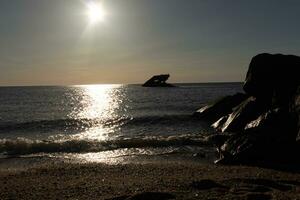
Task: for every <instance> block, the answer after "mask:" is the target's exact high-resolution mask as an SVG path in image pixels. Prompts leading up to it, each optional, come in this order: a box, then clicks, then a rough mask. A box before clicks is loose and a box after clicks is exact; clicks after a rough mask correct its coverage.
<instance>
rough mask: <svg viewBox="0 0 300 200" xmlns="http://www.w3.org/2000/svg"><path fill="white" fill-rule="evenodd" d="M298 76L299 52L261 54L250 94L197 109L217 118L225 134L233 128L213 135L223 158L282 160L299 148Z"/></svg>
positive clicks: (247, 86) (248, 83)
mask: <svg viewBox="0 0 300 200" xmlns="http://www.w3.org/2000/svg"><path fill="white" fill-rule="evenodd" d="M299 75H300V57H298V56H293V55H282V54H267V53H264V54H259V55H257V56H255V57H253V59H252V60H251V63H250V65H249V69H248V72H247V76H246V80H245V83H244V86H243V89H244V91H245V92H246V95H245V94H243V95H242V96H239V95H240V94H239V95H236V96H235V95H233V96H232V97H227V98H224V99H222V100H220V101H218V102H216V103H215V104H211V105H208V106H206V107H203V108H201V109H200V110H198V111H197V115H198V116H201V117H202V118H207V119H212V120H213V121H215V122H214V123H213V124H212V126H213V127H214V128H215V129H216V130H217V131H220V132H222V133H221V134H226V133H230V134H229V135H228V134H226V135H224V136H223V135H220V134H219V135H216V136H215V137H211V141H213V142H214V143H215V144H216V146H217V147H218V150H219V152H220V154H221V155H222V156H221V158H220V159H219V160H218V163H242V162H250V163H251V162H253V161H255V160H279V161H280V160H283V159H290V158H291V156H290V155H294V154H298V153H300V78H299V77H300V76H299ZM233 97H234V98H233ZM237 97H238V98H237ZM292 157H293V156H292ZM297 159H298V161H300V160H299V158H297Z"/></svg>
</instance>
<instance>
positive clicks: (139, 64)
mask: <svg viewBox="0 0 300 200" xmlns="http://www.w3.org/2000/svg"><path fill="white" fill-rule="evenodd" d="M90 1H91V0H89V1H88V0H1V1H0V85H1V86H7V85H78V84H102V83H124V84H127V83H143V82H144V81H145V80H146V79H148V78H150V77H151V76H152V75H154V74H162V73H169V74H170V75H171V78H170V80H169V81H170V82H173V83H176V82H177V83H179V82H235V81H243V80H244V78H245V74H246V72H247V68H248V65H249V62H250V60H251V58H252V57H253V56H254V55H256V54H258V53H263V52H269V53H284V54H295V55H300V38H299V36H300V26H299V19H300V1H299V0H281V1H279V0H272V1H270V0H251V1H249V0H102V1H101V2H100V3H101V5H102V6H103V10H105V17H104V18H103V20H102V21H101V22H98V23H97V24H91V23H90V22H89V19H88V17H87V14H86V12H87V6H86V5H87V4H88V3H89V2H90Z"/></svg>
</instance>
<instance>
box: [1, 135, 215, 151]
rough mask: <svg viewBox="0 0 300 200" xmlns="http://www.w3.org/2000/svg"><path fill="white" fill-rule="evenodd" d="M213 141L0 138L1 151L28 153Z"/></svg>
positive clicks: (182, 138) (184, 137)
mask: <svg viewBox="0 0 300 200" xmlns="http://www.w3.org/2000/svg"><path fill="white" fill-rule="evenodd" d="M209 145H211V143H210V142H209V141H208V140H206V139H205V138H202V137H199V136H197V135H181V136H169V137H140V138H131V139H116V140H105V141H95V140H94V141H91V140H66V141H46V140H29V139H23V138H18V139H16V140H11V139H2V140H0V153H2V154H5V155H26V154H36V153H88V152H101V151H108V150H116V149H124V148H163V147H171V146H174V147H180V146H209Z"/></svg>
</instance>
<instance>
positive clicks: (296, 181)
mask: <svg viewBox="0 0 300 200" xmlns="http://www.w3.org/2000/svg"><path fill="white" fill-rule="evenodd" d="M0 199H3V200H4V199H115V200H117V199H118V200H121V199H293V200H296V199H300V173H299V171H298V172H297V171H294V170H288V171H286V170H284V169H280V170H278V169H268V168H261V167H249V166H217V165H212V164H200V163H199V164H197V163H168V162H164V163H147V164H125V165H106V164H66V163H65V164H63V163H61V164H59V165H57V164H55V165H54V164H53V165H51V164H49V165H48V166H42V167H36V168H31V169H28V170H22V171H19V170H18V171H8V170H4V169H1V170H0Z"/></svg>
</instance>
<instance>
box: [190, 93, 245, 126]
mask: <svg viewBox="0 0 300 200" xmlns="http://www.w3.org/2000/svg"><path fill="white" fill-rule="evenodd" d="M247 97H248V96H247V95H246V94H242V93H237V94H235V95H232V96H226V97H223V98H221V99H219V100H217V101H216V102H214V103H212V104H210V105H207V106H204V107H203V108H200V109H199V110H197V111H196V112H195V113H194V116H195V117H198V118H201V119H206V120H211V121H215V120H218V119H220V118H221V117H222V116H224V115H227V114H229V113H231V112H232V109H233V108H234V107H235V106H237V105H239V104H240V103H241V102H243V101H244V100H245V99H247Z"/></svg>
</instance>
